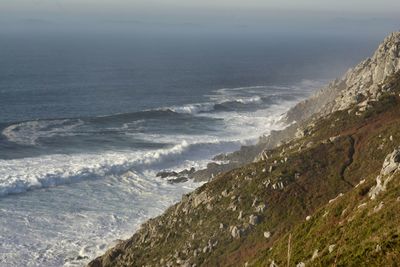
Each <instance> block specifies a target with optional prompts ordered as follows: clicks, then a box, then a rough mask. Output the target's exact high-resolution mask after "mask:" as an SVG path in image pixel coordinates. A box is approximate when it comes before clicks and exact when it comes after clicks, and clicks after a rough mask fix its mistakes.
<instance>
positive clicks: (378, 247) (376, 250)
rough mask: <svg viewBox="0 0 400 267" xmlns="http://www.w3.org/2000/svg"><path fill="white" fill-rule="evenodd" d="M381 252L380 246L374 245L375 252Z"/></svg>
mask: <svg viewBox="0 0 400 267" xmlns="http://www.w3.org/2000/svg"><path fill="white" fill-rule="evenodd" d="M381 251H382V247H381V245H379V244H378V245H376V247H375V252H381Z"/></svg>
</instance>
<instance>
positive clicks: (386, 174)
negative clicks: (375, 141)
mask: <svg viewBox="0 0 400 267" xmlns="http://www.w3.org/2000/svg"><path fill="white" fill-rule="evenodd" d="M398 170H400V148H397V149H395V150H394V151H393V152H392V153H390V154H389V155H387V156H386V158H385V161H384V162H383V166H382V169H381V172H380V174H379V175H378V176H377V177H376V185H375V186H374V187H372V188H371V191H370V192H369V196H370V197H371V199H375V198H376V197H377V196H378V195H379V194H380V193H381V192H383V191H385V190H386V187H387V185H388V183H389V182H390V181H391V180H392V178H393V174H394V173H395V172H397V171H398Z"/></svg>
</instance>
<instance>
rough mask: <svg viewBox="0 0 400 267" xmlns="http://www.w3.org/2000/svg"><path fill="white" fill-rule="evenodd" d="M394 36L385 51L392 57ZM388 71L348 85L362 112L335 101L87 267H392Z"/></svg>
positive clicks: (396, 88) (394, 231)
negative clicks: (288, 137) (297, 131)
mask: <svg viewBox="0 0 400 267" xmlns="http://www.w3.org/2000/svg"><path fill="white" fill-rule="evenodd" d="M393 36H394V37H393ZM396 36H399V34H394V35H391V37H389V38H388V39H386V40H385V43H391V42H392V41H391V40H397V41H396V42H397V44H396V45H393V46H391V47H397V48H398V47H399V46H398V43H399V42H400V40H399V39H396V38H397V37H396ZM393 38H395V39H393ZM388 40H389V41H388ZM383 47H386V46H383ZM379 49H381V48H379ZM382 49H383V50H385V49H386V48H382ZM389 50H390V49H389ZM378 51H379V50H378ZM385 51H386V50H385ZM390 51H392V50H390ZM396 51H398V50H396ZM382 53H386V52H382ZM378 54H379V53H378ZM375 55H377V53H375ZM373 58H375V56H374V57H373ZM378 58H381V57H380V56H376V60H378ZM384 61H385V62H386V59H385V60H384ZM377 62H378V61H377ZM396 64H397V66H398V62H397V63H396ZM367 65H368V66H370V65H369V63H368V64H367ZM371 66H372V65H371ZM379 66H380V67H379V68H381V67H382V66H385V70H386V65H385V64H384V65H382V66H381V65H379ZM396 68H397V67H396ZM396 68H395V69H396ZM391 71H392V70H391V69H389V68H387V71H383V73H384V75H383V76H385V77H384V78H382V76H379V75H380V74H379V75H378V76H376V77H377V78H376V80H374V82H373V84H371V85H370V86H369V87H363V88H368V90H367V89H365V90H364V89H363V90H362V91H360V90H361V89H360V88H359V87H358V85H357V86H355V85H354V88H358V89H354V90H358V91H357V93H363V95H364V96H365V97H364V98H363V99H362V101H361V102H360V101H355V102H354V101H350V102H347V100H343V102H340V101H338V99H347V98H346V97H344V98H342V97H338V96H336V97H335V98H334V101H333V102H331V103H332V104H331V107H332V112H331V113H329V114H328V113H327V114H324V115H323V116H319V118H318V119H313V120H311V121H308V122H307V124H306V126H305V127H304V128H303V129H302V131H301V134H300V135H298V136H297V138H295V139H292V140H290V141H287V142H285V143H283V144H281V145H280V146H278V147H275V148H273V149H270V150H266V151H264V152H263V153H262V157H260V158H259V159H260V160H258V161H257V162H254V163H251V164H247V165H246V166H244V167H241V168H238V169H235V170H232V171H229V172H227V173H224V174H221V175H219V176H217V177H215V178H214V179H213V180H212V181H211V182H209V183H207V184H205V185H204V186H202V187H200V188H199V189H197V190H196V191H195V192H193V193H191V194H188V195H185V196H183V198H182V201H181V202H180V203H177V204H176V205H174V206H173V207H171V208H169V209H168V210H167V211H166V212H165V213H164V214H163V215H161V216H159V217H157V218H155V219H152V220H149V221H148V222H146V223H145V224H143V225H142V227H141V229H140V230H139V231H138V232H137V233H135V234H134V235H133V236H132V238H130V239H129V240H126V241H123V242H121V243H120V244H118V245H117V246H116V247H114V248H113V249H111V250H109V251H108V252H107V253H106V254H105V255H103V256H102V257H99V258H97V259H95V260H94V261H92V262H91V263H90V264H89V266H243V265H244V264H246V263H247V264H248V265H250V266H252V265H254V266H266V265H271V266H276V265H277V264H278V265H283V264H285V265H287V264H289V266H295V265H297V264H298V266H305V265H307V266H309V265H313V266H314V265H315V266H326V265H329V264H333V265H342V266H349V265H353V266H365V265H368V266H374V265H375V266H381V265H380V264H381V263H393V266H396V265H394V264H396V262H400V255H399V253H398V251H399V241H400V239H399V238H398V234H399V232H400V229H399V227H400V226H399V225H398V223H397V222H398V221H399V220H398V219H399V217H398V216H399V215H398V214H399V209H400V208H399V207H400V206H399V205H398V204H397V205H396V203H398V202H397V199H398V197H399V196H400V191H399V190H400V187H399V185H400V181H399V180H398V176H400V175H398V174H397V169H398V165H397V164H398V162H397V161H400V156H399V157H397V154H396V153H395V152H394V151H395V149H397V147H398V146H399V145H400V97H399V93H400V74H398V73H397V74H392V75H391V76H389V75H390V73H391ZM374 72H376V73H380V72H379V71H376V70H374ZM359 73H363V71H361V72H359ZM352 79H353V80H354V79H356V78H352ZM373 79H375V78H373ZM360 81H362V79H361V80H360ZM378 81H379V82H378ZM375 82H376V83H375ZM346 87H348V88H347V89H346V91H347V90H352V89H351V88H353V87H351V86H350V87H349V85H346ZM372 87H373V90H374V91H373V92H375V94H374V95H372V94H369V92H371V90H372V89H371V88H372ZM341 94H347V93H346V92H344V91H343V92H341ZM388 155H389V156H388ZM388 166H390V167H388ZM382 169H383V170H382ZM388 170H390V172H389V171H388ZM388 177H389V178H388ZM377 183H378V184H377ZM372 198H373V199H372ZM333 199H334V200H333ZM381 203H382V204H381ZM390 218H392V219H390ZM289 237H290V238H289ZM289 239H290V242H288V241H289ZM288 243H290V244H288ZM317 250H318V251H317ZM389 266H390V265H389Z"/></svg>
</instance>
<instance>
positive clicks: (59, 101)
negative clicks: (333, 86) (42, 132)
mask: <svg viewBox="0 0 400 267" xmlns="http://www.w3.org/2000/svg"><path fill="white" fill-rule="evenodd" d="M0 37H1V38H0V122H15V121H25V120H32V119H44V118H46V119H49V118H65V117H82V116H98V115H110V114H114V113H129V112H134V111H141V110H144V109H154V108H158V107H162V106H171V105H184V104H187V103H197V102H201V101H204V100H205V98H204V95H205V94H208V93H210V92H211V91H212V90H215V89H219V88H231V87H242V86H254V85H276V84H280V85H282V84H293V83H295V82H299V81H301V80H303V79H330V78H334V77H336V76H338V75H339V74H341V73H342V72H343V71H345V70H346V68H347V67H349V66H351V65H352V64H354V63H356V62H357V61H359V60H360V59H361V58H363V57H365V56H366V55H368V54H369V52H370V51H372V49H373V48H374V46H375V42H376V40H369V39H368V38H366V40H362V39H355V40H349V39H348V38H347V36H346V38H345V37H343V40H341V39H338V38H337V37H335V38H333V37H332V38H329V37H326V36H321V37H318V36H316V37H315V36H314V37H309V36H308V37H304V38H301V37H298V36H295V37H290V36H280V37H279V38H277V37H275V36H251V38H250V37H245V38H241V37H240V36H236V37H235V36H223V35H222V36H221V37H214V38H213V39H210V38H207V36H199V37H193V36H188V37H185V36H177V35H176V34H175V35H173V36H167V37H165V36H164V37H152V36H124V35H109V36H108V35H99V34H97V35H88V36H83V35H78V34H77V36H74V35H72V34H69V35H61V34H60V35H57V34H53V35H38V36H35V35H33V36H31V35H28V36H25V37H23V36H15V35H11V34H9V35H5V34H4V35H3V36H0ZM367 41H368V42H367ZM366 42H367V43H366Z"/></svg>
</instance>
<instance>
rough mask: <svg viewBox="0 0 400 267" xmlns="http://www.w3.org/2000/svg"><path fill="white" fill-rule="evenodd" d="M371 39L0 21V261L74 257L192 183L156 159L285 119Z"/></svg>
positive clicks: (226, 145) (191, 154) (215, 150)
mask: <svg viewBox="0 0 400 267" xmlns="http://www.w3.org/2000/svg"><path fill="white" fill-rule="evenodd" d="M379 40H380V39H378V38H371V37H370V36H365V37H360V36H357V37H354V38H349V36H348V35H346V36H340V34H339V35H338V34H336V35H335V36H330V35H329V34H328V33H325V34H324V33H318V34H312V33H308V34H286V35H285V34H275V35H274V34H273V33H271V34H255V33H240V34H235V33H232V32H231V33H229V34H228V33H224V32H221V33H220V34H213V35H208V34H207V31H201V32H199V33H197V34H195V33H193V32H192V31H188V30H186V31H173V32H164V33H160V32H153V33H146V32H145V31H142V32H127V33H121V32H117V33H112V32H111V33H102V32H101V31H100V32H95V33H91V32H86V33H82V32H73V31H71V32H62V33H59V32H49V33H46V32H39V33H34V32H29V33H26V32H24V33H21V32H17V33H12V32H5V33H4V32H2V33H0V266H4V267H8V266H10V267H11V266H41V267H44V266H83V265H85V264H86V263H88V261H90V259H93V258H94V257H96V256H99V255H101V253H103V252H104V251H105V250H106V249H107V248H109V247H111V246H113V245H115V244H116V242H118V240H121V239H126V238H129V236H131V235H132V234H133V233H134V231H135V230H137V229H138V227H139V226H140V224H141V223H143V222H144V221H145V220H147V219H148V218H151V217H154V216H157V215H159V214H161V213H162V212H163V211H164V210H165V209H166V208H167V207H169V206H170V205H172V204H173V203H176V202H177V201H179V200H180V199H181V197H182V195H183V194H186V193H188V192H191V191H193V190H194V189H195V188H197V187H199V186H201V185H202V183H196V182H194V181H191V180H189V181H187V182H184V183H176V184H171V183H169V182H168V181H166V180H164V179H162V178H160V177H156V174H157V172H159V171H162V170H177V171H179V170H183V169H187V168H191V167H194V168H196V169H200V168H204V167H205V166H206V164H207V163H209V162H211V161H212V160H211V159H212V158H213V156H214V155H216V154H219V153H228V152H232V151H235V150H237V149H239V148H240V146H242V145H249V144H254V143H255V142H257V140H258V138H259V137H260V136H262V135H265V134H268V133H269V132H270V131H272V130H279V129H281V128H283V127H285V123H284V122H283V121H282V117H283V115H284V113H285V112H286V111H287V110H288V109H289V108H290V107H292V106H293V105H295V104H296V103H297V102H298V101H300V100H302V99H304V98H306V97H308V96H309V95H310V94H312V93H313V92H315V90H317V89H319V88H321V87H322V86H323V85H324V84H326V83H327V81H329V80H330V79H333V78H335V77H337V76H340V75H341V74H343V73H344V72H345V71H346V69H347V68H348V67H350V66H352V65H354V64H355V63H357V62H358V61H359V60H360V59H362V58H364V57H366V56H368V55H369V54H370V53H371V51H373V50H374V49H375V46H376V45H377V44H378V42H379Z"/></svg>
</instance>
